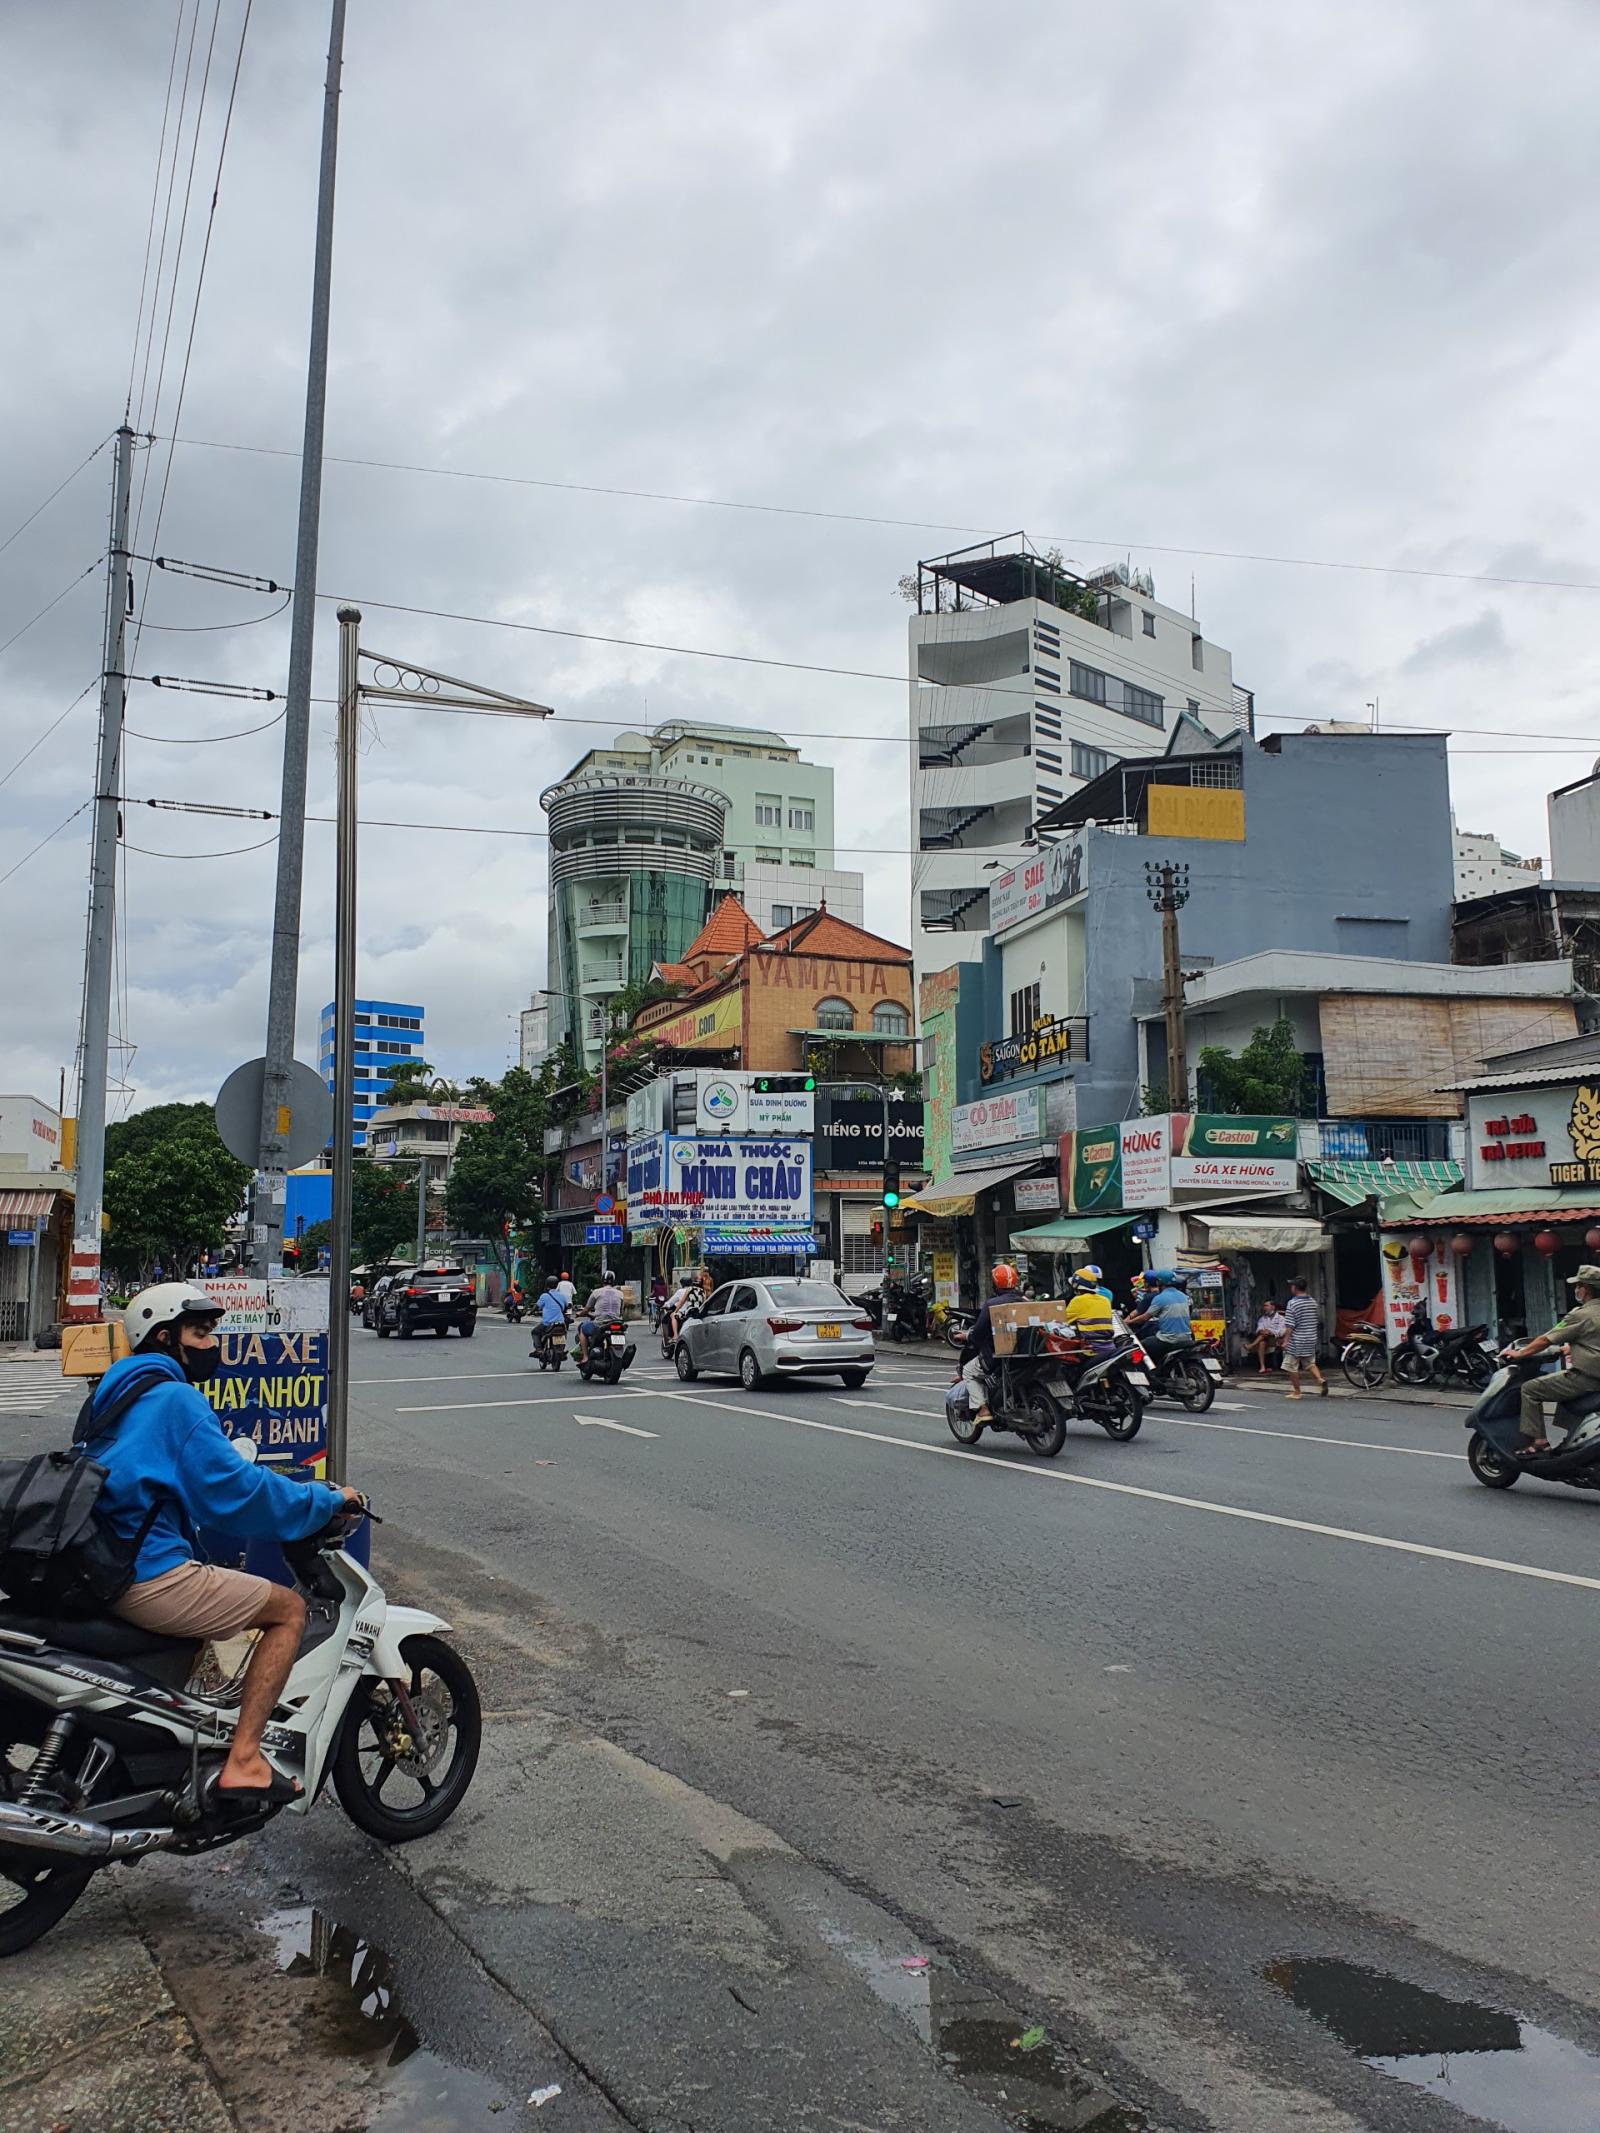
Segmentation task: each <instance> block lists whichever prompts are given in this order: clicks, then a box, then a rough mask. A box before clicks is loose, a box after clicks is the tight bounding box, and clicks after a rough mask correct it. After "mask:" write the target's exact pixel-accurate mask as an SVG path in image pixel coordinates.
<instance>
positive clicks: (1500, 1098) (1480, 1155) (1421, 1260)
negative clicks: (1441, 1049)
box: [1385, 1065, 1600, 1335]
mask: <svg viewBox="0 0 1600 2133" xmlns="http://www.w3.org/2000/svg"><path fill="white" fill-rule="evenodd" d="M1394 1245H1399V1246H1400V1247H1401V1251H1402V1256H1403V1259H1404V1261H1405V1262H1406V1263H1409V1264H1410V1265H1411V1266H1413V1267H1419V1266H1423V1265H1425V1266H1426V1267H1427V1268H1428V1269H1429V1272H1430V1275H1431V1278H1432V1279H1433V1280H1434V1282H1435V1283H1436V1284H1437V1282H1438V1279H1439V1274H1440V1271H1441V1270H1442V1268H1443V1267H1445V1266H1446V1265H1448V1267H1449V1269H1450V1272H1451V1276H1452V1283H1453V1287H1452V1292H1451V1296H1450V1298H1449V1300H1448V1302H1447V1306H1446V1307H1447V1308H1452V1307H1453V1308H1454V1310H1455V1311H1456V1312H1458V1313H1459V1314H1460V1318H1461V1319H1464V1320H1465V1322H1466V1323H1468V1324H1471V1325H1478V1324H1482V1325H1486V1326H1488V1327H1489V1329H1490V1331H1491V1333H1495V1334H1498V1333H1500V1332H1502V1331H1503V1332H1505V1333H1506V1334H1508V1335H1509V1334H1511V1333H1513V1332H1520V1331H1522V1330H1524V1329H1526V1330H1527V1331H1529V1332H1538V1331H1540V1330H1541V1329H1542V1328H1543V1327H1545V1326H1548V1325H1550V1324H1551V1323H1552V1322H1553V1321H1554V1320H1555V1319H1556V1318H1557V1317H1559V1316H1560V1314H1561V1312H1562V1310H1563V1309H1564V1308H1565V1306H1566V1303H1567V1301H1568V1298H1569V1295H1570V1291H1569V1290H1568V1288H1567V1281H1568V1278H1569V1277H1570V1276H1571V1275H1572V1274H1574V1273H1575V1272H1576V1271H1577V1269H1578V1267H1579V1266H1580V1265H1582V1264H1584V1263H1585V1262H1586V1261H1592V1260H1593V1259H1594V1258H1595V1257H1596V1255H1597V1253H1600V1065H1597V1067H1596V1068H1595V1069H1594V1070H1592V1071H1591V1072H1590V1073H1589V1074H1588V1075H1581V1074H1580V1075H1578V1076H1577V1077H1575V1078H1570V1079H1566V1080H1558V1081H1545V1082H1535V1083H1526V1082H1525V1083H1521V1084H1516V1083H1507V1084H1502V1085H1500V1086H1498V1087H1492V1088H1483V1087H1481V1086H1480V1087H1478V1088H1469V1089H1468V1091H1467V1185H1466V1190H1465V1191H1464V1192H1458V1193H1448V1194H1444V1195H1441V1196H1438V1197H1435V1198H1433V1199H1431V1200H1429V1201H1427V1202H1426V1203H1425V1204H1424V1205H1423V1206H1421V1207H1420V1208H1419V1209H1418V1210H1417V1213H1416V1215H1415V1217H1414V1219H1413V1220H1412V1221H1411V1222H1409V1223H1407V1224H1405V1225H1404V1226H1396V1227H1393V1228H1391V1229H1390V1230H1388V1231H1387V1232H1386V1235H1385V1263H1386V1265H1388V1264H1392V1263H1394V1261H1393V1255H1392V1253H1391V1250H1390V1247H1392V1246H1394ZM1424 1246H1426V1247H1427V1250H1426V1251H1425V1252H1424V1250H1423V1247H1424Z"/></svg>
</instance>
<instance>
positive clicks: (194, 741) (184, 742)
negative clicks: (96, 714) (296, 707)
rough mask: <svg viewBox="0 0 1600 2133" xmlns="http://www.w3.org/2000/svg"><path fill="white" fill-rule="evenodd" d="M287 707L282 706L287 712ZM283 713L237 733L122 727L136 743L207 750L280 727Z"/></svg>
mask: <svg viewBox="0 0 1600 2133" xmlns="http://www.w3.org/2000/svg"><path fill="white" fill-rule="evenodd" d="M287 709H288V706H287V705H285V706H284V711H287ZM284 711H279V712H277V713H276V714H275V715H274V716H273V717H271V718H264V719H263V720H262V721H261V724H260V725H259V726H241V727H240V728H239V730H238V732H237V733H140V732H138V731H137V730H136V729H135V728H134V727H132V726H126V725H125V726H124V727H123V729H122V730H123V732H124V733H131V734H132V735H133V738H134V739H135V740H136V741H154V742H155V743H156V744H157V745H158V746H160V747H164V748H209V747H210V746H211V745H212V743H213V742H215V741H243V740H248V739H249V737H250V735H251V734H252V733H265V732H266V731H267V730H268V728H269V727H272V726H277V725H281V724H282V722H283V717H284Z"/></svg>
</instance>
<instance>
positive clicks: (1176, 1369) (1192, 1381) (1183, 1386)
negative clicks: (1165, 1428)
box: [1167, 1355, 1217, 1415]
mask: <svg viewBox="0 0 1600 2133" xmlns="http://www.w3.org/2000/svg"><path fill="white" fill-rule="evenodd" d="M1167 1382H1168V1383H1169V1385H1170V1386H1171V1388H1172V1397H1173V1398H1174V1399H1175V1400H1176V1401H1177V1403H1178V1405H1179V1406H1180V1407H1182V1408H1184V1409H1186V1410H1187V1412H1188V1413H1189V1414H1191V1415H1203V1414H1204V1413H1205V1411H1206V1409H1207V1408H1208V1407H1209V1406H1210V1405H1211V1403H1212V1401H1213V1400H1214V1399H1215V1398H1216V1396H1217V1388H1216V1387H1215V1385H1213V1384H1212V1382H1211V1373H1210V1371H1209V1370H1207V1368H1206V1366H1205V1365H1204V1363H1202V1362H1200V1361H1199V1360H1198V1358H1196V1357H1195V1356H1192V1355H1190V1356H1185V1357H1184V1359H1183V1361H1182V1362H1181V1363H1174V1364H1173V1366H1172V1371H1171V1374H1170V1376H1169V1378H1168V1381H1167Z"/></svg>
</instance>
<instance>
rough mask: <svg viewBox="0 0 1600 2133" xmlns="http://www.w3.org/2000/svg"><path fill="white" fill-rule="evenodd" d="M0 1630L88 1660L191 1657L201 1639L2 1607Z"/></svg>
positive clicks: (98, 1618)
mask: <svg viewBox="0 0 1600 2133" xmlns="http://www.w3.org/2000/svg"><path fill="white" fill-rule="evenodd" d="M0 1629H14V1630H16V1631H17V1632H18V1633H19V1634H20V1635H22V1636H24V1637H42V1638H43V1639H44V1641H45V1642H46V1643H47V1644H53V1645H56V1646H58V1647H59V1648H60V1649H61V1650H63V1651H69V1652H82V1653H83V1655H84V1657H85V1658H88V1659H156V1658H163V1657H169V1656H175V1655H176V1654H177V1653H179V1652H182V1653H183V1654H184V1655H185V1657H188V1656H189V1655H191V1654H192V1653H193V1651H194V1649H195V1647H196V1645H198V1644H200V1643H202V1642H203V1641H204V1640H203V1639H202V1638H200V1637H164V1636H159V1635H158V1634H157V1633H156V1632H155V1631H154V1630H150V1629H141V1628H140V1627H139V1625H138V1623H137V1622H124V1621H122V1620H121V1619H120V1618H119V1617H118V1616H116V1615H88V1616H79V1615H71V1616H68V1615H30V1614H24V1613H23V1612H22V1610H21V1609H20V1608H13V1607H0Z"/></svg>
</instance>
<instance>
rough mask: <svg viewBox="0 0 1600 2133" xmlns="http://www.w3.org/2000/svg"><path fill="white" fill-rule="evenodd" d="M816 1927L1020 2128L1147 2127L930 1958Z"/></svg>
mask: <svg viewBox="0 0 1600 2133" xmlns="http://www.w3.org/2000/svg"><path fill="white" fill-rule="evenodd" d="M817 1930H818V1932H819V1933H820V1935H821V1937H822V1939H823V1940H824V1941H826V1942H827V1944H828V1946H829V1947H830V1948H832V1949H834V1950H835V1951H836V1952H837V1953H838V1954H840V1955H842V1956H843V1957H844V1959H845V1961H846V1962H847V1963H849V1965H850V1967H851V1968H852V1969H853V1970H855V1971H858V1972H859V1973H860V1975H861V1976H862V1978H864V1979H865V1981H866V1983H867V1984H868V1985H869V1986H870V1987H871V1989H872V1991H873V1992H874V1993H876V1994H877V1996H878V1998H879V1999H880V2000H882V2001H883V2003H884V2005H885V2006H886V2007H891V2008H893V2009H894V2011H895V2013H896V2014H898V2015H900V2016H902V2017H903V2018H904V2019H905V2020H906V2021H908V2022H910V2024H911V2025H912V2027H913V2028H914V2029H915V2030H916V2032H917V2034H918V2036H919V2037H921V2039H922V2041H923V2043H924V2044H926V2045H928V2046H929V2048H930V2049H931V2050H932V2051H933V2052H935V2053H936V2054H937V2056H938V2059H939V2063H940V2065H941V2066H942V2067H943V2068H944V2070H945V2072H946V2073H948V2074H952V2075H954V2076H955V2078H956V2079H957V2080H958V2081H959V2082H960V2083H961V2085H962V2086H963V2088H966V2089H968V2090H970V2092H971V2093H972V2094H973V2095H974V2096H976V2097H977V2098H978V2099H979V2100H980V2101H981V2102H983V2103H986V2104H988V2105H989V2106H990V2107H991V2109H993V2110H995V2111H997V2112H999V2114H1000V2115H1001V2116H1002V2117H1003V2118H1006V2119H1008V2120H1009V2121H1010V2122H1011V2124H1012V2125H1014V2126H1017V2127H1018V2128H1020V2129H1021V2133H1148V2125H1149V2122H1148V2120H1147V2119H1145V2118H1144V2117H1143V2116H1142V2115H1141V2114H1140V2113H1139V2112H1137V2111H1134V2110H1130V2109H1129V2107H1128V2106H1127V2105H1126V2104H1123V2103H1119V2102H1118V2101H1117V2099H1116V2097H1114V2096H1113V2095H1112V2094H1111V2093H1110V2091H1109V2090H1108V2089H1103V2088H1101V2087H1100V2085H1099V2083H1098V2082H1096V2081H1092V2080H1091V2079H1090V2078H1089V2076H1088V2075H1087V2074H1085V2073H1084V2072H1083V2070H1082V2069H1081V2068H1080V2067H1078V2066H1075V2065H1074V2064H1073V2062H1072V2060H1071V2059H1070V2058H1069V2057H1068V2056H1067V2054H1066V2052H1065V2051H1063V2050H1062V2049H1061V2047H1060V2046H1059V2045H1058V2044H1057V2043H1056V2042H1055V2040H1054V2039H1053V2038H1052V2037H1050V2036H1048V2035H1046V2036H1045V2038H1044V2039H1043V2041H1042V2042H1041V2043H1038V2044H1036V2045H1034V2047H1033V2049H1032V2050H1029V2051H1023V2050H1021V2049H1020V2048H1019V2045H1018V2042H1017V2040H1018V2039H1020V2038H1022V2037H1024V2036H1026V2035H1028V2033H1029V2029H1030V2020H1031V2018H1030V2017H1028V2016H1026V2015H1015V2014H1013V2013H1012V2012H1011V2011H1010V2010H1009V2009H1008V2008H1007V2007H1006V2006H1005V2005H1004V2003H1003V2002H1002V2001H1000V2000H997V1999H995V1998H993V1997H992V1996H991V1995H990V1994H989V1993H986V1992H982V1991H980V1990H978V1989H977V1988H976V1987H975V1986H972V1985H969V1984H967V1982H966V1981H965V1979H963V1978H961V1977H960V1976H958V1975H957V1973H956V1972H955V1971H953V1970H951V1969H949V1968H947V1967H945V1966H944V1965H942V1964H941V1963H940V1962H939V1960H938V1958H937V1957H935V1958H934V1959H933V1960H931V1961H930V1962H929V1964H928V1967H927V1968H926V1969H925V1970H907V1969H906V1968H905V1967H904V1962H905V1955H903V1954H902V1955H894V1954H890V1953H888V1952H886V1951H885V1950H884V1949H882V1948H880V1947H879V1946H878V1945H877V1943H876V1942H875V1941H871V1940H867V1939H864V1938H863V1937H862V1936H861V1935H859V1934H855V1933H851V1932H849V1931H847V1930H846V1928H845V1927H843V1926H841V1925H839V1924H837V1923H836V1922H835V1921H834V1920H833V1919H831V1918H824V1917H821V1916H820V1915H819V1916H818V1919H817ZM911 1952H912V1951H911V1950H909V1949H908V1950H907V1951H906V1954H909V1953H911ZM1563 2133H1564V2129H1563ZM1586 2133H1594V2129H1593V2128H1588V2129H1586Z"/></svg>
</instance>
